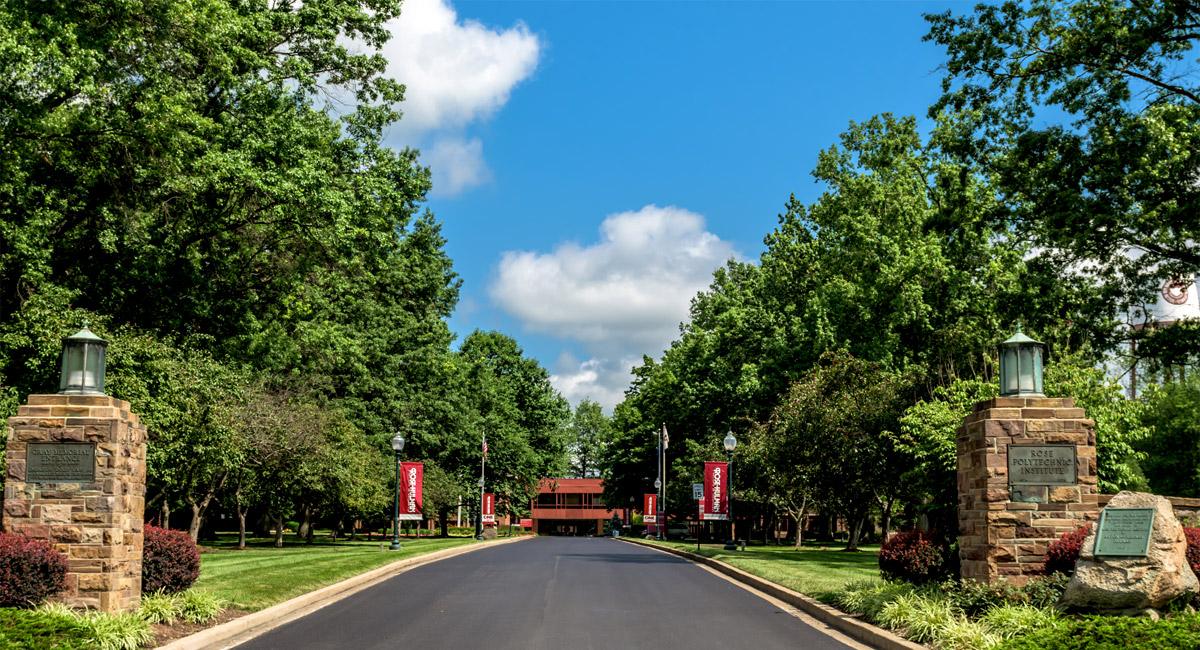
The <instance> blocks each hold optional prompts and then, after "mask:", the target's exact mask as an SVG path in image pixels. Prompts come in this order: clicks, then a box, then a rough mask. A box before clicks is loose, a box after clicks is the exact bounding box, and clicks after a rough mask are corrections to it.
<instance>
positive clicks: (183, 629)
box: [150, 609, 250, 648]
mask: <svg viewBox="0 0 1200 650" xmlns="http://www.w3.org/2000/svg"><path fill="white" fill-rule="evenodd" d="M249 613H250V612H248V611H246V610H244V609H227V610H225V611H224V612H221V615H220V616H218V617H216V618H214V619H213V620H211V621H209V622H207V623H188V622H187V621H175V624H174V625H151V626H150V627H151V629H153V630H154V645H152V646H150V647H152V648H157V647H159V646H162V645H166V644H168V643H170V642H172V641H174V640H175V639H182V638H183V637H185V636H191V635H193V634H195V633H197V632H199V631H200V630H206V629H208V628H210V627H213V626H214V625H220V624H222V623H225V622H228V621H232V620H233V619H235V618H238V617H241V616H245V615H246V614H249Z"/></svg>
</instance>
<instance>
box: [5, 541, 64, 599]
mask: <svg viewBox="0 0 1200 650" xmlns="http://www.w3.org/2000/svg"><path fill="white" fill-rule="evenodd" d="M66 587H67V558H66V556H64V555H63V554H62V553H59V552H58V551H56V550H54V547H53V546H51V545H50V544H49V543H48V542H44V541H42V540H38V539H29V538H27V537H25V536H24V535H11V534H7V533H0V607H24V608H28V607H33V606H36V605H37V604H38V603H40V602H42V601H43V600H46V599H47V598H49V597H50V596H53V595H54V594H56V593H58V592H60V591H62V590H63V589H66Z"/></svg>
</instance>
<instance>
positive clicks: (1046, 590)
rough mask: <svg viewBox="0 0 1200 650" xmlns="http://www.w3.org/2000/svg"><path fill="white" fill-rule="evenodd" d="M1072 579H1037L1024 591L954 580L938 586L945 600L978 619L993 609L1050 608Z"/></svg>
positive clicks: (1048, 577)
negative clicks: (1016, 607)
mask: <svg viewBox="0 0 1200 650" xmlns="http://www.w3.org/2000/svg"><path fill="white" fill-rule="evenodd" d="M1068 580H1069V578H1068V577H1067V576H1065V575H1063V574H1055V575H1052V576H1034V577H1033V578H1032V579H1031V580H1030V581H1029V582H1028V583H1027V584H1026V585H1025V586H1024V587H1017V586H1015V585H1013V584H1011V583H1007V582H998V583H996V584H987V583H983V582H975V581H974V580H955V581H949V582H944V583H942V584H941V585H939V588H940V589H941V591H942V592H943V593H944V594H945V596H946V597H947V598H948V599H950V601H951V602H952V603H954V606H955V607H958V608H959V609H961V610H962V611H963V612H964V613H966V615H967V616H971V617H975V616H978V615H980V614H982V613H984V612H986V611H987V610H989V609H992V608H993V607H1003V606H1005V605H1031V606H1033V607H1050V606H1052V605H1054V603H1056V602H1058V598H1059V596H1062V593H1063V591H1064V590H1065V589H1066V587H1067V582H1068Z"/></svg>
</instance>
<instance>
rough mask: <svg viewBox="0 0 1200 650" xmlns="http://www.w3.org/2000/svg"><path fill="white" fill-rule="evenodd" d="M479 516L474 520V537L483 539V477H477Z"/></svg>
mask: <svg viewBox="0 0 1200 650" xmlns="http://www.w3.org/2000/svg"><path fill="white" fill-rule="evenodd" d="M478 482H479V517H478V518H477V519H476V520H475V539H483V477H482V476H480V477H479V481H478Z"/></svg>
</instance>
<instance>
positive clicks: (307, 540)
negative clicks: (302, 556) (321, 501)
mask: <svg viewBox="0 0 1200 650" xmlns="http://www.w3.org/2000/svg"><path fill="white" fill-rule="evenodd" d="M302 526H303V527H304V544H305V545H306V546H312V543H313V536H314V535H313V529H314V528H316V526H314V525H313V509H312V507H310V506H304V523H303V524H302Z"/></svg>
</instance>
